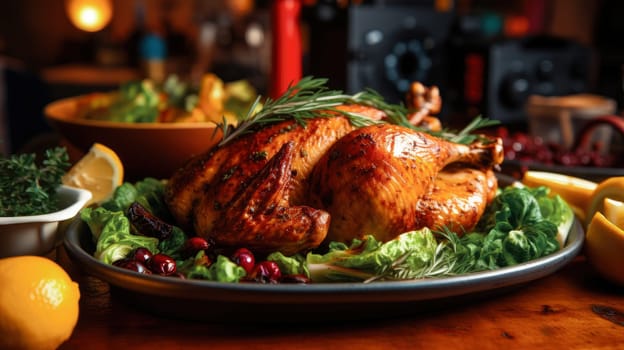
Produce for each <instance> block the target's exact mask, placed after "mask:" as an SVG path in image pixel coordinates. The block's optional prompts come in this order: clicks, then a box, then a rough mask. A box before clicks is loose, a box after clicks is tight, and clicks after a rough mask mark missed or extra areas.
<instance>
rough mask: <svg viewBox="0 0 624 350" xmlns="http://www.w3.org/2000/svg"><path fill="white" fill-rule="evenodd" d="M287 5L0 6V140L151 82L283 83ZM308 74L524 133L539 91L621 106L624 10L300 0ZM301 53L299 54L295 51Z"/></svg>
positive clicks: (66, 1) (457, 119) (583, 0)
mask: <svg viewBox="0 0 624 350" xmlns="http://www.w3.org/2000/svg"><path fill="white" fill-rule="evenodd" d="M279 2H280V0H275V1H271V0H263V1H251V0H175V1H174V0H22V1H3V2H0V17H1V18H0V118H1V119H0V121H1V123H0V139H1V140H3V142H2V143H1V144H0V146H1V147H2V152H3V153H8V152H17V151H20V150H24V149H28V147H33V144H36V143H37V142H38V137H41V135H46V133H47V132H49V131H50V128H49V126H48V125H47V124H46V122H45V119H44V117H43V115H42V113H43V112H42V111H43V107H44V106H45V105H46V104H47V103H49V102H51V101H54V100H56V99H59V98H63V97H68V96H74V95H78V94H84V93H88V92H91V91H102V90H112V89H116V88H117V87H118V86H119V84H120V83H122V82H124V81H128V80H133V79H141V78H144V77H152V78H158V77H162V75H168V74H177V75H179V76H180V77H182V78H184V79H188V80H189V81H198V79H200V77H201V75H202V74H204V73H206V72H213V73H215V74H217V75H218V76H219V77H221V78H222V79H223V80H224V81H232V80H238V79H246V80H249V81H250V82H251V83H252V84H253V85H254V86H255V87H256V89H258V91H259V92H260V93H261V94H263V95H265V94H268V93H269V91H270V89H271V84H272V82H273V81H275V78H274V77H275V74H276V73H275V71H276V67H275V66H274V64H272V55H273V53H274V52H275V51H274V46H273V44H274V39H276V38H277V37H278V36H277V35H279V33H277V34H276V32H275V29H276V28H280V27H279V25H278V22H279V21H282V20H283V19H282V18H277V17H276V15H275V14H274V12H273V9H274V8H275V6H276V3H279ZM299 5H300V12H299V13H298V18H297V21H298V23H299V30H300V40H301V41H300V43H293V45H288V43H287V44H286V45H285V49H292V50H295V53H294V54H295V55H296V56H295V57H300V59H301V72H300V74H302V75H314V76H317V77H326V78H329V79H330V80H329V81H330V85H331V86H332V87H334V88H338V89H342V90H345V91H347V92H350V93H352V92H356V91H359V90H362V89H365V88H372V89H374V90H376V91H378V92H379V93H381V94H382V95H383V96H384V97H386V98H387V99H388V100H389V101H391V102H399V101H402V100H403V98H404V94H405V91H406V89H407V87H408V86H409V83H410V82H411V81H414V80H419V81H421V82H423V83H425V84H427V85H437V86H438V87H439V88H440V91H441V95H442V98H443V110H442V113H441V115H440V117H441V119H442V120H443V122H444V123H447V124H449V125H455V124H456V125H461V124H464V123H466V122H467V121H469V120H470V119H472V118H473V117H474V116H476V115H483V116H485V117H488V118H492V119H498V120H500V121H501V122H502V123H504V124H505V125H508V126H509V127H511V128H516V129H519V130H522V129H526V128H528V118H527V109H526V104H527V101H528V99H529V97H530V96H531V95H542V96H562V95H569V94H578V93H589V94H596V95H600V96H604V97H606V98H608V99H610V100H612V101H615V103H616V105H617V107H616V109H617V110H619V109H620V105H621V104H622V64H623V63H624V44H622V43H621V40H620V38H621V37H622V35H624V22H623V21H621V16H622V15H623V14H624V2H622V1H616V0H597V1H594V0H513V1H494V0H490V1H487V0H455V1H453V0H402V1H401V0H386V1H382V0H378V1H374V0H360V1H346V0H342V1H336V0H331V1H330V0H301V1H300V2H299ZM298 44H300V46H298Z"/></svg>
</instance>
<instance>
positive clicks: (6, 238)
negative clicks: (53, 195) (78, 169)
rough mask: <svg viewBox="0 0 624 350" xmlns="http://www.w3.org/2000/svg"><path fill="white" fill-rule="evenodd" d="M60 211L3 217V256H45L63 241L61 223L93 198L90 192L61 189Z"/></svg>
mask: <svg viewBox="0 0 624 350" xmlns="http://www.w3.org/2000/svg"><path fill="white" fill-rule="evenodd" d="M58 193H59V200H60V207H61V208H62V209H60V210H59V211H56V212H53V213H49V214H42V215H30V216H15V217H0V258H6V257H9V256H18V255H44V254H46V253H48V252H50V251H51V250H52V249H54V247H55V246H56V245H57V244H58V243H59V242H61V241H62V239H61V238H62V237H59V235H60V234H62V233H63V232H60V231H61V230H59V225H60V224H62V223H63V222H64V221H67V220H70V219H72V218H73V217H74V216H76V214H78V212H79V211H80V209H82V208H83V207H84V206H85V204H86V203H87V202H88V201H89V199H91V192H89V191H87V190H83V189H79V188H73V187H68V186H64V185H63V186H61V187H60V188H59V192H58Z"/></svg>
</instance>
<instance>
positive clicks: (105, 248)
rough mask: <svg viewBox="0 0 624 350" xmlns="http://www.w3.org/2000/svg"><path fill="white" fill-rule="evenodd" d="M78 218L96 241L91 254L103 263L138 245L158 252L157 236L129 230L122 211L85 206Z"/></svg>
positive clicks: (126, 253)
mask: <svg viewBox="0 0 624 350" xmlns="http://www.w3.org/2000/svg"><path fill="white" fill-rule="evenodd" d="M80 218H81V219H82V220H83V221H84V222H86V223H87V226H89V229H90V230H91V234H92V235H93V239H94V241H95V242H96V247H95V252H94V253H93V256H94V257H95V258H96V259H98V260H100V261H102V262H104V263H107V264H112V263H113V262H114V261H116V260H119V259H121V258H124V257H126V255H128V253H130V252H131V251H132V250H134V249H136V248H138V247H146V248H147V249H149V250H150V251H151V252H152V253H154V254H156V253H158V252H159V250H158V239H157V238H153V237H146V236H139V235H135V234H132V233H131V232H130V221H129V220H128V218H127V217H126V216H125V215H124V214H123V212H120V211H110V210H107V209H105V208H102V207H98V208H95V209H94V208H91V207H87V208H84V209H82V210H81V211H80Z"/></svg>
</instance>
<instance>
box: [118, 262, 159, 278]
mask: <svg viewBox="0 0 624 350" xmlns="http://www.w3.org/2000/svg"><path fill="white" fill-rule="evenodd" d="M113 265H114V266H117V267H121V268H123V269H127V270H132V271H135V272H138V273H142V274H146V275H151V274H152V271H150V270H149V269H148V268H147V267H146V266H145V265H144V264H143V263H142V262H140V261H137V260H134V259H132V258H123V259H119V260H116V261H114V262H113Z"/></svg>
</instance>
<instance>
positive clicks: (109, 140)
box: [45, 95, 221, 181]
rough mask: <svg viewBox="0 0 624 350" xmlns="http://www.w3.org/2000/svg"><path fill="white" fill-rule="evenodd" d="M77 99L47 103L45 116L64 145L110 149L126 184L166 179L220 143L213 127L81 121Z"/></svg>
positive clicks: (183, 124)
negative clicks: (122, 171) (121, 164)
mask: <svg viewBox="0 0 624 350" xmlns="http://www.w3.org/2000/svg"><path fill="white" fill-rule="evenodd" d="M87 98H88V96H86V95H83V96H76V97H71V98H66V99H62V100H58V101H55V102H52V103H50V104H49V105H47V106H46V107H45V116H46V119H47V121H48V122H49V123H50V125H51V126H52V127H53V128H54V129H55V130H56V131H57V132H58V133H59V134H60V136H61V137H62V138H63V141H64V142H66V143H68V144H69V146H70V147H74V148H76V149H77V150H78V151H79V152H82V153H86V152H87V151H88V150H89V148H90V147H91V146H92V145H93V143H95V142H98V143H101V144H103V145H106V146H108V147H110V148H111V149H112V150H114V151H115V152H116V153H117V154H118V155H119V158H120V159H121V161H122V163H123V165H124V173H125V180H126V181H137V180H140V179H143V178H145V177H155V178H159V179H167V178H169V177H170V176H171V175H172V174H173V172H174V171H175V170H176V169H178V168H180V167H181V166H182V165H183V164H184V163H185V162H186V161H187V160H188V159H189V158H191V157H193V156H195V155H197V154H200V153H203V152H206V151H207V150H209V149H210V148H211V147H212V146H214V145H215V144H216V143H217V142H218V141H219V140H220V139H221V130H220V129H219V128H218V127H217V125H216V124H214V123H121V122H109V121H102V120H89V119H84V118H81V117H80V111H81V103H83V102H84V99H87Z"/></svg>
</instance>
